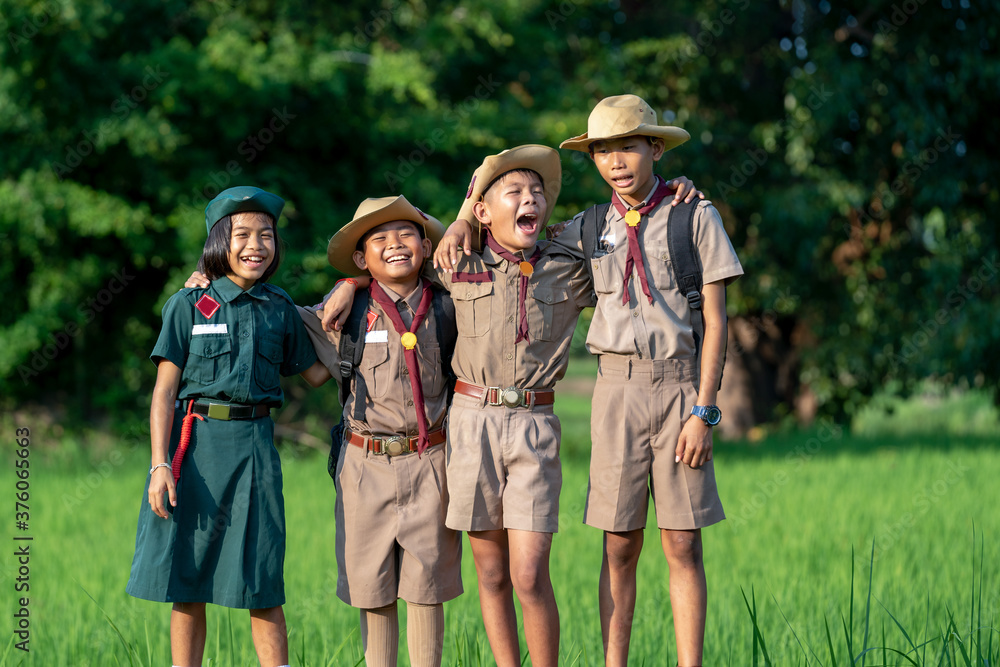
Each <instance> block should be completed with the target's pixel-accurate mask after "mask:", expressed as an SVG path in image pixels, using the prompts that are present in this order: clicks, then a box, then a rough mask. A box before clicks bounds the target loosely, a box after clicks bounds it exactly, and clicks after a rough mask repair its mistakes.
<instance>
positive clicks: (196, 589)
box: [125, 409, 285, 609]
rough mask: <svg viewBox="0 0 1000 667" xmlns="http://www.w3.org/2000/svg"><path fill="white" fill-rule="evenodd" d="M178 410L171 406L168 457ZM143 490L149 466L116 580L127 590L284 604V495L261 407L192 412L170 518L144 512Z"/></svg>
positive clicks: (250, 604) (145, 595) (165, 598)
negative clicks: (256, 415) (127, 564)
mask: <svg viewBox="0 0 1000 667" xmlns="http://www.w3.org/2000/svg"><path fill="white" fill-rule="evenodd" d="M183 416H184V414H183V412H182V411H181V410H179V409H178V410H175V411H174V423H173V429H172V430H171V443H170V455H171V457H173V453H174V450H175V449H176V447H177V443H178V441H179V440H180V432H181V420H182V418H183ZM148 492H149V476H147V477H146V487H145V492H144V493H143V496H142V504H141V507H140V510H139V528H138V531H137V532H136V537H135V557H134V558H133V560H132V573H131V575H130V576H129V580H128V585H127V586H126V588H125V590H126V591H127V592H128V593H129V594H130V595H133V596H135V597H137V598H142V599H144V600H153V601H156V602H211V603H213V604H218V605H222V606H225V607H232V608H236V609H265V608H268V607H276V606H278V605H282V604H284V602H285V582H284V578H283V572H284V565H285V501H284V498H283V496H282V493H281V461H280V459H279V457H278V451H277V450H276V449H275V448H274V422H272V421H271V418H270V417H262V418H260V419H253V420H234V421H219V420H216V419H208V418H206V419H205V420H204V421H201V420H198V419H195V420H194V427H193V429H192V436H191V442H190V444H189V445H188V449H187V453H186V455H185V457H184V463H183V465H182V466H181V476H180V480H179V481H178V483H177V506H176V507H174V508H173V511H172V514H171V516H170V517H169V518H167V519H161V518H160V517H158V516H156V515H155V514H153V511H152V510H151V509H150V507H149V500H148V497H149V496H148ZM167 506H168V508H169V502H167Z"/></svg>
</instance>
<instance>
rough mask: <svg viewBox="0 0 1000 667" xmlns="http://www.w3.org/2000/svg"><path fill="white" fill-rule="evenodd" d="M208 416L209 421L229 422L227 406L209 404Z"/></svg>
mask: <svg viewBox="0 0 1000 667" xmlns="http://www.w3.org/2000/svg"><path fill="white" fill-rule="evenodd" d="M208 416H209V418H210V419H219V420H221V421H229V406H228V405H223V404H222V403H209V404H208Z"/></svg>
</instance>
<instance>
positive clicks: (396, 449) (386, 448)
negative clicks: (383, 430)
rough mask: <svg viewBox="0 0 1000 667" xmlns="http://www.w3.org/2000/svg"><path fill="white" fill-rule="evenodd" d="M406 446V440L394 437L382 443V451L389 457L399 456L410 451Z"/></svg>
mask: <svg viewBox="0 0 1000 667" xmlns="http://www.w3.org/2000/svg"><path fill="white" fill-rule="evenodd" d="M406 445H407V442H406V438H403V437H402V436H398V435H394V436H392V437H391V438H386V439H385V440H383V441H382V451H383V452H384V453H385V454H387V455H389V456H399V455H400V454H402V453H404V452H408V451H410V448H409V447H407V446H406Z"/></svg>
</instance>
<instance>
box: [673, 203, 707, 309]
mask: <svg viewBox="0 0 1000 667" xmlns="http://www.w3.org/2000/svg"><path fill="white" fill-rule="evenodd" d="M698 201H699V200H697V199H695V200H694V201H692V202H683V201H682V202H681V203H679V204H678V205H677V206H675V207H674V208H673V210H672V211H670V218H669V223H668V225H667V249H668V250H669V252H670V262H671V263H672V264H673V267H674V279H675V280H676V281H677V289H679V290H680V292H681V294H683V295H684V296H685V298H687V301H688V305H689V306H691V309H692V310H698V311H700V310H701V288H702V282H701V264H700V263H699V262H698V254H697V251H696V250H695V247H694V212H695V210H696V209H697V208H698Z"/></svg>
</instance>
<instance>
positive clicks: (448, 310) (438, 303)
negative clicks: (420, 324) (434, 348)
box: [431, 286, 458, 403]
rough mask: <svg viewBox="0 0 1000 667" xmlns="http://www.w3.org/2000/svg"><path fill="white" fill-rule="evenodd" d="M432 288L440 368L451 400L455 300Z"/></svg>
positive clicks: (456, 334) (455, 328)
mask: <svg viewBox="0 0 1000 667" xmlns="http://www.w3.org/2000/svg"><path fill="white" fill-rule="evenodd" d="M431 289H432V290H433V292H432V296H431V304H432V305H433V307H434V326H435V327H436V329H437V332H436V333H437V339H438V346H439V347H440V348H441V370H442V371H443V372H444V374H445V378H446V383H447V385H448V392H449V393H448V398H449V403H450V402H451V401H450V399H451V392H452V391H454V390H455V373H454V371H452V369H451V358H452V357H453V356H454V355H455V343H456V341H457V340H458V328H457V327H456V326H455V302H454V301H452V300H451V295H450V294H448V292H446V291H445V290H443V289H441V288H439V287H433V286H432V287H431Z"/></svg>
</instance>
